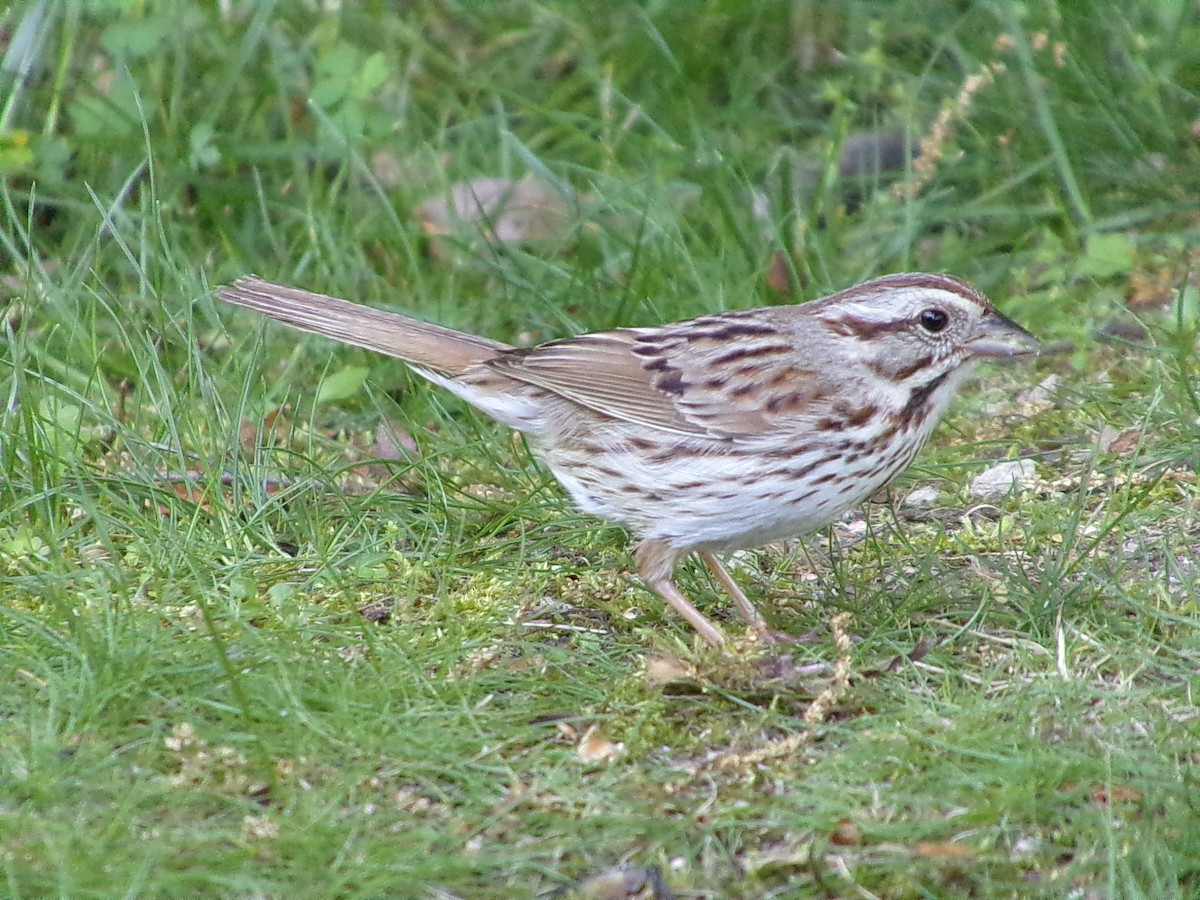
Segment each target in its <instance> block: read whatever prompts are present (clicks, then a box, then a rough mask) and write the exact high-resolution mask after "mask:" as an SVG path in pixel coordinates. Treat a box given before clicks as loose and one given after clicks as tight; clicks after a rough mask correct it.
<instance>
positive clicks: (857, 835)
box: [829, 819, 862, 847]
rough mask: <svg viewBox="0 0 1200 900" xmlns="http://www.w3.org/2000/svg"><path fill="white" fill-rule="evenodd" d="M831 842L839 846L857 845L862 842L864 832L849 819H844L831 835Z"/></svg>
mask: <svg viewBox="0 0 1200 900" xmlns="http://www.w3.org/2000/svg"><path fill="white" fill-rule="evenodd" d="M829 843H831V844H833V845H835V846H837V847H857V846H858V845H859V844H861V843H862V832H861V831H859V830H858V826H857V825H855V824H854V823H853V822H851V821H850V820H849V819H842V820H841V821H840V822H838V823H837V827H836V828H834V829H833V833H832V834H831V835H829Z"/></svg>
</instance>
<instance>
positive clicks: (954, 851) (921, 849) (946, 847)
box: [913, 841, 975, 859]
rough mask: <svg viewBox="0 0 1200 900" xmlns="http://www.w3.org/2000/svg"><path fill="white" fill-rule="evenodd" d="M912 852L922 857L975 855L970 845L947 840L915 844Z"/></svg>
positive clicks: (964, 857)
mask: <svg viewBox="0 0 1200 900" xmlns="http://www.w3.org/2000/svg"><path fill="white" fill-rule="evenodd" d="M913 852H914V853H915V854H916V855H917V856H920V857H922V858H924V859H967V858H968V857H971V856H974V855H975V851H974V850H972V849H971V848H970V847H967V846H964V845H963V844H952V843H950V842H949V841H937V842H928V843H921V844H917V846H916V847H914V848H913Z"/></svg>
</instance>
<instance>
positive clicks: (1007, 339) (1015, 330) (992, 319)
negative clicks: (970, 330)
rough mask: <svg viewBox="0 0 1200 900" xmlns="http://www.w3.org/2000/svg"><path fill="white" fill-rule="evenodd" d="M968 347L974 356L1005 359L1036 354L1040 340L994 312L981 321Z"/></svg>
mask: <svg viewBox="0 0 1200 900" xmlns="http://www.w3.org/2000/svg"><path fill="white" fill-rule="evenodd" d="M967 347H968V349H969V350H970V351H971V355H972V356H975V357H980V358H993V359H1003V358H1006V357H1009V356H1024V355H1025V354H1027V353H1036V352H1037V349H1038V340H1037V338H1035V337H1034V336H1033V335H1032V334H1030V333H1029V332H1028V331H1026V330H1025V329H1024V328H1022V327H1021V326H1020V325H1018V324H1017V323H1016V322H1014V321H1013V320H1012V319H1010V318H1008V316H1002V315H1000V313H998V312H996V311H995V310H992V311H991V312H989V313H988V314H987V315H986V316H984V317H983V318H982V319H980V321H979V325H978V326H977V327H976V328H975V334H974V335H973V336H972V337H971V338H970V339H969V340H968V341H967Z"/></svg>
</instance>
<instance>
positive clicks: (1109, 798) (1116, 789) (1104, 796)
mask: <svg viewBox="0 0 1200 900" xmlns="http://www.w3.org/2000/svg"><path fill="white" fill-rule="evenodd" d="M1090 796H1091V798H1092V801H1093V802H1095V803H1099V804H1101V805H1102V806H1108V805H1109V804H1111V803H1138V802H1140V801H1141V799H1142V793H1141V791H1137V790H1134V789H1133V788H1131V787H1129V786H1128V785H1124V784H1114V785H1107V784H1098V785H1096V786H1095V787H1094V788H1092V790H1091V794H1090Z"/></svg>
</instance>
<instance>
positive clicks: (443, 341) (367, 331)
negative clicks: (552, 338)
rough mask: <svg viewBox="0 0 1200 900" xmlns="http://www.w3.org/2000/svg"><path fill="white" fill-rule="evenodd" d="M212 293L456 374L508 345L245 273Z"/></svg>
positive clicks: (336, 337)
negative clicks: (245, 274)
mask: <svg viewBox="0 0 1200 900" xmlns="http://www.w3.org/2000/svg"><path fill="white" fill-rule="evenodd" d="M217 297H218V298H219V299H221V300H224V301H225V302H226V303H232V304H234V305H236V306H244V307H246V308H247V309H252V310H254V311H255V312H259V313H262V314H263V315H264V316H269V317H270V318H272V319H277V320H278V321H280V322H284V323H286V324H288V325H291V326H292V327H293V328H299V329H300V330H301V331H307V332H309V333H311V334H319V335H322V336H324V337H328V338H333V339H334V340H336V341H342V342H343V343H346V344H353V345H354V346H356V347H363V348H365V349H367V350H375V351H377V352H379V353H385V354H387V355H388V356H394V357H396V358H397V359H402V360H404V361H405V362H407V363H412V364H413V365H417V366H421V367H423V368H426V369H430V370H432V371H434V372H440V373H442V374H446V375H459V374H461V373H462V372H463V371H464V370H466V368H467V367H468V366H470V365H472V364H474V363H478V362H483V361H484V360H488V359H491V358H492V357H494V356H496V355H497V354H499V353H503V352H504V351H505V350H511V349H512V348H511V347H509V346H508V345H507V344H502V343H500V342H499V341H492V340H489V339H487V338H483V337H478V336H477V335H473V334H467V333H465V332H462V331H455V330H454V329H452V328H443V327H442V326H440V325H431V324H429V323H428V322H422V321H421V320H419V319H410V318H409V317H408V316H401V315H398V314H396V313H390V312H384V311H383V310H380V309H373V308H372V307H369V306H363V305H361V304H359V303H351V302H349V301H348V300H339V299H338V298H336V297H328V296H326V295H325V294H316V293H313V292H312V291H306V290H304V289H302V288H296V287H290V286H288V285H286V284H278V283H276V282H274V281H267V280H266V279H265V278H259V277H258V276H257V275H247V276H246V277H244V278H239V279H238V280H237V281H236V282H234V283H233V284H229V285H225V286H224V287H222V288H220V289H218V291H217Z"/></svg>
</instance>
